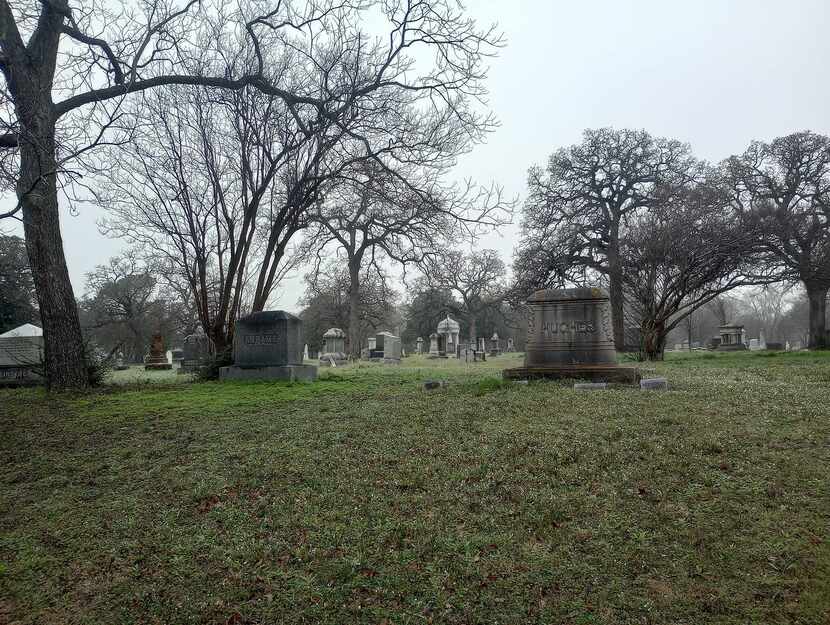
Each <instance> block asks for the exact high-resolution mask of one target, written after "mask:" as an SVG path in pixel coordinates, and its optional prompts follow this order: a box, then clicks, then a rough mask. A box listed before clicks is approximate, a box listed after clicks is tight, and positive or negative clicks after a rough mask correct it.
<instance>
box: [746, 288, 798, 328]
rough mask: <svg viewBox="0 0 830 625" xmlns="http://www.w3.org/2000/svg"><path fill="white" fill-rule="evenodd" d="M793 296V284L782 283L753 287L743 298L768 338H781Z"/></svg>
mask: <svg viewBox="0 0 830 625" xmlns="http://www.w3.org/2000/svg"><path fill="white" fill-rule="evenodd" d="M791 296H792V285H790V284H786V283H782V284H767V285H764V286H762V287H760V288H757V289H753V290H751V291H749V292H748V293H747V294H746V297H745V298H744V299H743V301H744V302H746V303H747V304H748V307H749V308H750V310H751V311H752V313H753V316H754V317H755V318H756V319H758V321H759V322H760V324H761V328H762V329H763V330H764V331H765V332H766V338H768V339H776V340H777V339H779V338H780V333H779V331H780V327H781V323H782V321H784V318H785V317H786V315H787V312H788V311H789V309H790V302H791V299H792V298H791Z"/></svg>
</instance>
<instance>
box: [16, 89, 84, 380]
mask: <svg viewBox="0 0 830 625" xmlns="http://www.w3.org/2000/svg"><path fill="white" fill-rule="evenodd" d="M46 98H48V94H46ZM38 104H42V109H46V110H39V111H38V110H36V109H35V110H31V109H30V110H29V113H30V115H28V116H27V117H29V119H28V120H27V121H29V126H28V128H27V131H28V132H27V137H26V140H24V141H21V145H20V178H19V179H18V183H17V197H18V200H19V201H20V203H21V210H22V213H23V227H24V230H25V233H26V250H27V252H28V255H29V264H30V265H31V268H32V276H33V278H34V283H35V290H36V291H37V299H38V305H39V307H40V318H41V320H42V323H43V334H44V344H45V356H46V383H47V386H48V388H50V389H56V390H59V389H84V388H86V387H87V386H88V385H89V376H88V374H87V370H86V362H85V360H86V359H85V357H84V340H83V335H82V334H81V324H80V320H79V318H78V307H77V304H76V302H75V296H74V294H73V292H72V283H71V282H70V280H69V271H68V270H67V268H66V260H65V256H64V252H63V240H62V238H61V232H60V216H59V209H58V191H57V183H56V170H57V162H56V158H55V127H54V122H53V120H52V119H51V111H50V110H48V109H50V108H51V103H49V102H48V101H47V102H45V103H38ZM35 106H37V105H35ZM32 108H34V107H32Z"/></svg>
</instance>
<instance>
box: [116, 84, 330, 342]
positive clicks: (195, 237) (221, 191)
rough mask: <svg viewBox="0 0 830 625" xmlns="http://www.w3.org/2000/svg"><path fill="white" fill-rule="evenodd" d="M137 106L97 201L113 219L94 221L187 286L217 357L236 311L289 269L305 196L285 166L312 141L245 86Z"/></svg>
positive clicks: (164, 95)
mask: <svg viewBox="0 0 830 625" xmlns="http://www.w3.org/2000/svg"><path fill="white" fill-rule="evenodd" d="M143 100H144V101H143V102H141V103H140V106H136V110H135V111H134V112H133V113H132V114H134V115H135V116H136V117H138V116H143V121H141V122H140V123H139V122H137V123H136V124H135V126H134V131H133V137H132V140H131V141H130V142H129V143H128V144H127V145H125V146H122V147H120V148H118V152H119V154H120V158H117V159H116V158H111V159H108V160H109V161H110V162H114V163H115V165H113V166H111V167H109V168H108V169H106V170H105V178H104V181H103V182H102V184H101V185H100V196H101V198H102V201H104V202H105V203H106V205H108V206H109V207H110V213H109V217H108V218H107V219H106V220H104V221H103V222H102V224H101V225H102V228H103V230H104V231H105V232H108V233H111V234H114V235H117V236H121V237H124V238H126V239H128V240H130V241H132V242H134V243H136V244H138V245H140V246H141V247H142V249H144V250H145V253H146V254H148V255H149V256H151V257H153V258H156V259H158V260H160V261H161V262H162V264H163V265H164V267H165V268H164V271H162V275H164V276H166V277H167V279H168V281H170V282H172V283H181V284H182V285H183V286H185V287H186V288H187V290H188V291H189V296H190V297H189V298H190V299H191V300H192V301H193V302H194V303H195V306H196V311H197V313H198V318H199V321H200V324H201V325H202V327H203V329H204V331H205V333H206V334H207V336H209V337H210V339H211V341H212V342H213V344H214V347H215V349H216V350H217V352H218V353H221V352H223V351H225V350H227V348H228V347H229V346H230V343H231V340H232V337H233V322H234V320H235V319H236V317H237V316H238V314H239V311H240V310H241V309H242V308H243V307H250V306H251V300H252V299H253V300H254V301H255V302H260V303H264V302H265V301H267V298H268V295H269V294H270V292H271V290H272V289H273V286H274V284H275V283H276V282H278V280H279V278H280V277H281V276H282V275H283V274H284V273H285V272H286V271H287V270H290V269H291V268H293V267H294V266H295V262H294V261H295V260H296V259H295V258H293V257H292V256H291V254H290V253H289V254H286V253H287V252H288V251H289V250H288V244H289V241H290V239H291V237H292V236H293V235H294V234H295V233H296V232H297V231H298V230H299V229H301V228H302V227H303V225H304V224H303V222H302V215H303V209H304V208H305V207H306V206H307V205H308V203H309V202H310V201H313V198H311V199H309V198H308V197H305V198H304V197H298V196H300V195H301V193H300V192H298V188H299V189H302V187H303V185H304V181H302V180H300V181H298V180H297V179H296V178H295V177H294V176H295V175H296V167H292V165H296V163H297V161H298V159H299V158H300V154H305V150H304V148H305V147H307V146H308V145H319V142H317V141H316V140H314V138H312V139H308V138H306V137H305V136H304V135H302V134H301V133H300V132H299V131H298V129H297V128H296V123H295V121H294V119H293V117H292V116H291V114H290V112H289V111H288V110H287V108H286V107H285V106H283V105H282V102H281V101H280V100H278V99H275V98H273V97H271V96H266V95H264V94H262V93H260V92H258V91H256V90H253V89H242V90H239V91H224V92H218V93H217V92H215V91H211V90H207V89H203V88H190V89H183V88H181V87H168V88H163V89H159V90H157V91H156V92H154V93H153V94H152V95H150V96H147V97H145V98H144V99H143ZM301 175H302V174H301ZM254 261H255V262H254ZM257 263H258V264H259V267H260V270H259V280H258V282H257V288H256V289H254V288H252V286H251V284H250V283H251V282H252V281H253V276H255V275H256V270H255V269H254V270H252V268H251V267H252V265H255V264H257Z"/></svg>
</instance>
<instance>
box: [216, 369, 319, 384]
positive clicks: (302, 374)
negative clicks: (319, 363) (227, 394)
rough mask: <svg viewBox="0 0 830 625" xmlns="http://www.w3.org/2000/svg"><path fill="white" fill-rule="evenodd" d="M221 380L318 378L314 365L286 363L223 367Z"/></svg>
mask: <svg viewBox="0 0 830 625" xmlns="http://www.w3.org/2000/svg"><path fill="white" fill-rule="evenodd" d="M219 379H220V380H283V381H287V382H313V381H314V380H316V379H317V367H315V366H314V365H284V366H265V367H236V366H233V367H222V368H221V369H219Z"/></svg>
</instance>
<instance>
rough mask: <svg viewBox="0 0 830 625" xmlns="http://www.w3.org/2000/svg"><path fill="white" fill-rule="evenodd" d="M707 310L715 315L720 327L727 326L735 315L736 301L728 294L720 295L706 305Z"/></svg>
mask: <svg viewBox="0 0 830 625" xmlns="http://www.w3.org/2000/svg"><path fill="white" fill-rule="evenodd" d="M706 308H707V309H708V310H709V311H711V312H712V314H713V315H715V318H716V319H717V320H718V323H719V324H720V325H722V326H725V325H726V324H727V323H729V322H731V321H732V317H733V316H734V315H735V300H734V299H733V298H732V297H730V296H729V295H726V294H724V295H718V296H717V297H715V298H714V299H712V301H711V302H709V303H708V304H706Z"/></svg>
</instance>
